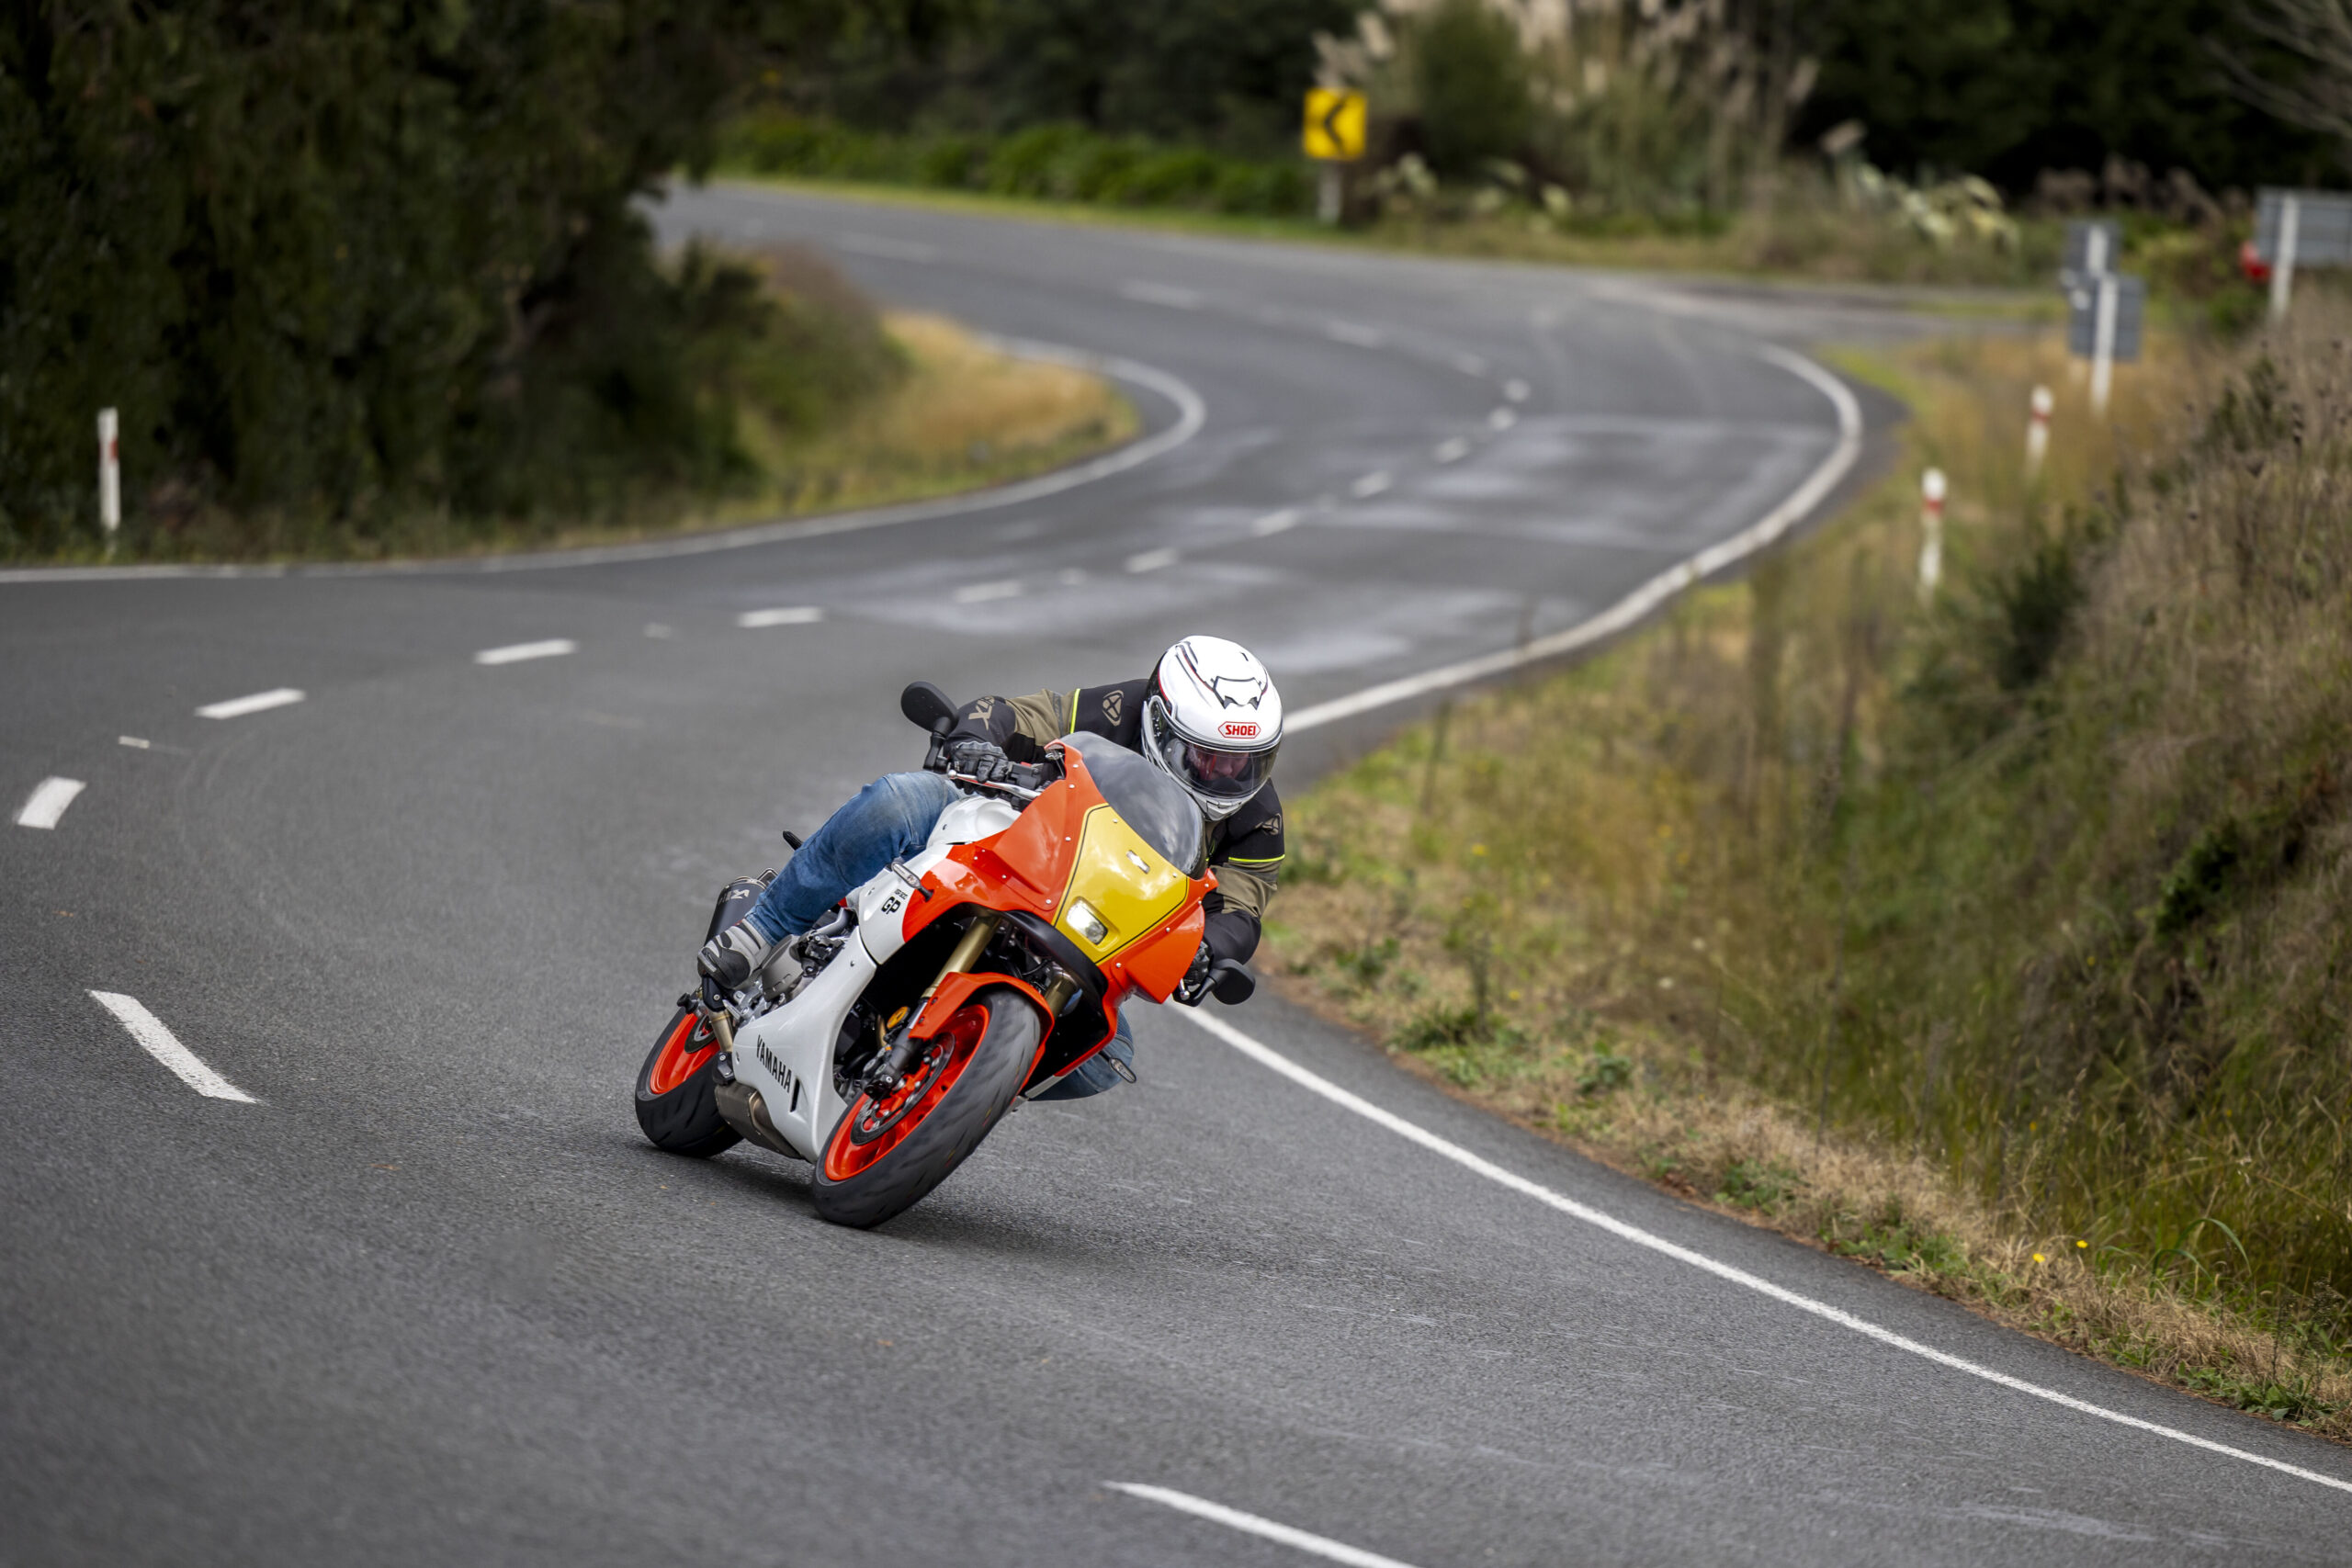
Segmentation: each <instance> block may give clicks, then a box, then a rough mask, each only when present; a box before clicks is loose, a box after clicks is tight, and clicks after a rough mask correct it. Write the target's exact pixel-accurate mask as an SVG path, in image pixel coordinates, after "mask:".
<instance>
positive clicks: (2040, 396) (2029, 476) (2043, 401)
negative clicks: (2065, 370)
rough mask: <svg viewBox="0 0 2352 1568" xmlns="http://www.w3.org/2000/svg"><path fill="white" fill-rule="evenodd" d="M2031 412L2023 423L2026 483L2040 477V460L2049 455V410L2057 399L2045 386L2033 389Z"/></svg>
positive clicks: (2055, 404) (2055, 403)
mask: <svg viewBox="0 0 2352 1568" xmlns="http://www.w3.org/2000/svg"><path fill="white" fill-rule="evenodd" d="M2031 406H2032V410H2033V412H2031V413H2030V415H2028V416H2027V419H2026V423H2025V478H2026V482H2027V483H2028V484H2031V483H2032V482H2033V481H2034V480H2036V479H2040V478H2041V464H2042V460H2043V459H2044V458H2046V457H2049V456H2050V411H2051V410H2052V408H2054V407H2055V406H2057V400H2056V399H2055V398H2052V396H2051V395H2050V389H2049V388H2047V387H2036V388H2035V389H2033V399H2032V405H2031Z"/></svg>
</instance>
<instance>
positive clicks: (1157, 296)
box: [1119, 277, 1201, 310]
mask: <svg viewBox="0 0 2352 1568" xmlns="http://www.w3.org/2000/svg"><path fill="white" fill-rule="evenodd" d="M1119 293H1120V294H1121V295H1122V296H1123V297H1125V298H1126V299H1134V300H1137V301H1140V302H1141V303H1143V304H1146V305H1165V306H1167V307H1168V308H1169V309H1170V310H1199V309H1200V308H1201V295H1200V291H1199V290H1198V289H1194V288H1178V287H1177V286H1176V285H1175V284H1172V283H1154V282H1152V281H1151V280H1150V279H1149V278H1146V277H1131V278H1129V279H1128V280H1127V281H1126V282H1125V283H1122V284H1121V285H1119Z"/></svg>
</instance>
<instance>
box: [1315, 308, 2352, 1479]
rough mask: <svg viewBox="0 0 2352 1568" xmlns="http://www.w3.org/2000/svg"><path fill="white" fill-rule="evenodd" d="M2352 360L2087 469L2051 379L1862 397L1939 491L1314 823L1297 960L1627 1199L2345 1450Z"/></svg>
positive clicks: (2294, 363)
mask: <svg viewBox="0 0 2352 1568" xmlns="http://www.w3.org/2000/svg"><path fill="white" fill-rule="evenodd" d="M2345 320H2346V321H2347V322H2352V316H2347V317H2346V318H2345ZM2338 330H2341V327H2340V326H2339V324H2338V322H2337V320H2336V311H2335V307H2333V306H2331V305H2329V304H2327V303H2326V302H2324V301H2319V302H2315V304H2314V307H2313V310H2312V313H2311V314H2310V315H2307V316H2306V317H2305V318H2304V320H2303V321H2302V323H2301V332H2300V333H2298V334H2297V335H2296V336H2294V337H2292V338H2290V339H2287V340H2283V341H2280V342H2277V343H2273V344H2269V345H2268V347H2269V350H2270V352H2271V355H2272V358H2273V359H2274V360H2275V364H2273V365H2272V366H2271V367H2269V368H2264V367H2262V366H2261V365H2260V364H2259V363H2257V356H2258V355H2260V353H2261V352H2262V350H2261V348H2259V347H2257V348H2256V350H2254V351H2252V352H2250V353H2237V352H2232V351H2225V350H2222V349H2220V348H2218V347H2213V346H2211V345H2208V346H2202V347H2200V346H2197V345H2192V344H2179V343H2166V342H2160V343H2159V344H2158V345H2157V347H2156V349H2155V351H2154V353H2153V354H2152V356H2151V359H2150V362H2149V363H2148V364H2147V365H2145V366H2143V367H2138V368H2137V369H2136V370H2134V371H2132V372H2131V373H2129V374H2128V375H2126V376H2125V377H2124V378H2121V379H2120V380H2119V384H2118V387H2117V395H2116V402H2115V410H2114V417H2113V419H2112V421H2111V423H2109V424H2107V425H2105V426H2101V425H2099V424H2098V423H2096V422H2094V421H2092V420H2091V419H2090V418H2089V416H2088V412H2087V410H2086V408H2085V406H2084V397H2083V389H2081V388H2080V387H2078V386H2077V385H2076V384H2075V382H2074V381H2073V379H2072V378H2070V376H2069V375H2068V373H2067V369H2066V367H2065V362H2064V357H2063V354H2062V353H2061V351H2060V350H2059V348H2058V346H2057V345H2055V344H2050V343H2047V342H2037V341H2030V340H2018V339H1987V340H1978V341H1973V342H1960V343H1951V344H1936V345H1929V346H1927V347H1924V348H1921V349H1919V350H1917V351H1914V352H1911V353H1908V354H1907V355H1905V357H1904V358H1903V359H1901V360H1900V361H1898V362H1896V363H1895V364H1894V365H1892V366H1881V367H1878V369H1879V370H1880V372H1881V374H1882V375H1883V376H1885V377H1886V378H1889V379H1891V380H1892V381H1894V383H1895V384H1896V385H1897V387H1898V389H1900V390H1902V391H1903V393H1904V394H1905V397H1906V399H1907V400H1909V401H1910V403H1911V405H1912V407H1913V409H1914V412H1915V414H1916V415H1917V422H1916V423H1915V424H1914V425H1913V426H1912V427H1911V428H1910V429H1909V431H1908V432H1907V434H1906V439H1907V440H1908V442H1909V445H1910V447H1911V455H1912V457H1913V463H1912V464H1911V465H1908V466H1907V467H1908V468H1909V471H1908V472H1906V473H1905V475H1904V476H1903V477H1902V478H1901V479H1898V480H1896V481H1894V482H1892V483H1891V484H1890V485H1889V486H1888V487H1887V488H1886V489H1885V490H1884V491H1883V492H1882V493H1881V494H1879V495H1878V496H1876V497H1874V498H1872V499H1871V501H1870V502H1866V503H1865V504H1864V505H1862V506H1861V507H1860V508H1859V509H1858V510H1857V511H1856V512H1855V513H1853V514H1852V515H1851V516H1849V518H1847V519H1845V520H1842V521H1841V523H1840V524H1839V525H1837V526H1836V527H1834V528H1832V529H1830V530H1828V531H1826V533H1824V534H1822V535H1820V536H1816V537H1815V538H1814V539H1812V540H1809V541H1807V542H1806V543H1804V545H1802V546H1801V547H1798V548H1796V549H1794V550H1792V551H1790V552H1786V553H1784V554H1782V555H1780V556H1778V557H1776V558H1772V559H1771V560H1769V561H1766V562H1763V563H1760V564H1759V566H1758V570H1756V571H1755V573H1754V574H1753V575H1752V577H1751V578H1750V580H1749V581H1747V582H1744V583H1741V584H1737V585H1735V586H1731V587H1727V588H1723V589H1718V590H1714V591H1711V592H1706V593H1703V594H1701V595H1698V596H1695V597H1693V598H1692V599H1691V600H1690V601H1688V602H1686V603H1685V604H1682V605H1681V606H1680V607H1679V609H1678V611H1677V612H1676V613H1675V614H1674V615H1673V616H1672V617H1671V618H1670V619H1669V620H1668V622H1666V623H1665V624H1664V625H1662V626H1657V627H1656V628H1654V629H1653V630H1651V631H1650V632H1648V633H1646V634H1645V635H1643V636H1642V637H1637V638H1635V639H1633V640H1632V641H1630V642H1629V643H1627V644H1626V645H1624V646H1623V647H1621V648H1620V649H1617V650H1615V651H1613V652H1611V654H1609V655H1608V656H1606V657H1604V658H1603V659H1600V660H1595V661H1594V662H1592V663H1590V664H1589V665H1587V666H1584V667H1582V668H1580V669H1579V670H1577V671H1572V672H1570V673H1569V674H1567V675H1565V676H1562V677H1559V678H1556V679H1555V680H1551V681H1547V682H1540V683H1533V684H1530V685H1528V686H1525V687H1523V688H1520V689H1516V690H1513V691H1510V692H1506V693H1503V694H1497V695H1495V696H1492V697H1488V698H1485V699H1481V700H1479V701H1476V702H1474V703H1469V704H1465V705H1462V706H1460V707H1459V708H1457V709H1455V710H1454V711H1453V712H1451V713H1450V714H1447V715H1446V716H1443V717H1442V718H1441V719H1440V720H1438V721H1437V722H1435V723H1434V724H1431V725H1425V726H1420V727H1417V728H1415V729H1413V730H1411V731H1408V733H1406V734H1405V735H1404V736H1402V737H1400V738H1399V739H1398V740H1397V742H1396V743H1395V744H1394V745H1392V746H1391V747H1390V748H1389V749H1387V750H1385V751H1383V752H1381V753H1378V754H1376V755H1375V756H1374V757H1373V758H1371V759H1368V760H1367V761H1365V762H1364V763H1363V764H1362V765H1361V766H1359V767H1357V768H1356V769H1354V770H1352V771H1351V772H1350V773H1347V774H1345V775H1343V776H1341V777H1340V778H1338V779H1335V780H1333V781H1331V782H1329V784H1326V785H1325V786H1323V787H1322V788H1321V789H1319V790H1317V792H1316V793H1315V794H1314V795H1312V796H1310V797H1309V798H1308V799H1307V800H1306V801H1304V802H1300V803H1297V804H1295V805H1294V807H1293V809H1292V812H1291V831H1292V834H1293V841H1294V844H1295V846H1296V847H1295V852H1294V865H1293V870H1292V873H1291V874H1290V875H1289V877H1288V878H1287V882H1288V886H1286V888H1285V891H1284V894H1283V902H1282V905H1281V906H1280V907H1279V908H1278V909H1277V910H1276V916H1277V924H1276V927H1275V929H1274V931H1273V932H1272V953H1273V955H1274V957H1275V958H1276V960H1277V962H1278V963H1279V964H1283V965H1284V966H1286V967H1288V968H1289V969H1290V970H1292V971H1293V978H1292V981H1291V983H1292V984H1293V985H1294V986H1295V987H1299V988H1300V989H1301V990H1302V992H1303V993H1304V994H1306V996H1308V997H1309V998H1311V999H1313V1000H1314V1001H1315V1002H1316V1003H1317V1005H1318V1006H1321V1007H1323V1008H1325V1009H1327V1010H1330V1011H1332V1012H1334V1013H1336V1014H1339V1015H1340V1016H1344V1017H1346V1018H1348V1019H1350V1020H1351V1021H1354V1022H1356V1023H1359V1024H1361V1025H1363V1026H1365V1027H1368V1028H1370V1029H1372V1030H1373V1031H1374V1032H1376V1033H1377V1034H1379V1035H1380V1036H1381V1037H1382V1038H1383V1039H1384V1040H1385V1041H1386V1042H1387V1043H1389V1044H1390V1045H1391V1046H1392V1048H1395V1049H1397V1050H1399V1051H1401V1052H1403V1053H1404V1054H1406V1055H1407V1056H1408V1059H1411V1060H1414V1061H1416V1062H1418V1063H1419V1064H1420V1065H1421V1066H1424V1067H1425V1068H1426V1069H1427V1070H1429V1071H1430V1072H1432V1073H1434V1074H1436V1075H1438V1076H1440V1077H1442V1078H1443V1079H1445V1080H1446V1081H1448V1082H1450V1083H1452V1084H1453V1085H1454V1086H1455V1087H1456V1088H1457V1089H1460V1090H1462V1091H1463V1092H1465V1093H1469V1094H1471V1095H1473V1096H1474V1097H1476V1098H1481V1099H1484V1100H1488V1101H1489V1102H1491V1103H1495V1104H1497V1105H1498V1106H1499V1107H1501V1108H1504V1109H1507V1110H1509V1111H1512V1112H1513V1113H1514V1114H1516V1115H1519V1116H1521V1117H1522V1118H1524V1119H1526V1120H1528V1121H1529V1122H1532V1124H1535V1125H1538V1126H1542V1127H1544V1128H1545V1129H1547V1130H1549V1131H1552V1132H1554V1133H1555V1134H1559V1135H1562V1136H1566V1137H1571V1138H1573V1139H1575V1140H1577V1141H1579V1142H1581V1143H1583V1144H1585V1145H1587V1146H1589V1147H1590V1148H1591V1149H1592V1150H1593V1151H1594V1152H1595V1153H1597V1154H1600V1155H1601V1156H1603V1157H1607V1158H1610V1159H1611V1160H1613V1161H1615V1162H1618V1163H1621V1164H1624V1165H1626V1166H1627V1167H1628V1168H1640V1169H1645V1170H1647V1171H1649V1172H1650V1173H1651V1174H1653V1175H1655V1176H1658V1177H1659V1178H1660V1179H1666V1180H1668V1181H1669V1183H1670V1184H1673V1183H1679V1184H1681V1185H1682V1186H1683V1187H1685V1188H1687V1189H1688V1190H1691V1191H1692V1192H1693V1193H1695V1194H1696V1195H1699V1196H1701V1197H1702V1198H1708V1199H1715V1198H1716V1196H1717V1195H1718V1194H1723V1195H1725V1196H1724V1198H1723V1199H1722V1200H1721V1201H1724V1202H1726V1204H1727V1205H1728V1206H1731V1207H1734V1208H1738V1209H1741V1210H1742V1211H1743V1212H1747V1213H1753V1214H1755V1215H1756V1216H1757V1217H1758V1218H1761V1219H1763V1220H1765V1221H1766V1222H1767V1223H1770V1224H1778V1225H1781V1227H1782V1228H1785V1229H1788V1230H1790V1231H1791V1232H1792V1234H1796V1235H1804V1236H1807V1237H1809V1238H1812V1239H1815V1240H1818V1241H1820V1242H1822V1243H1823V1244H1824V1245H1828V1246H1833V1247H1838V1248H1839V1249H1840V1250H1844V1251H1849V1252H1855V1253H1857V1254H1866V1255H1869V1256H1870V1257H1871V1259H1872V1260H1873V1261H1875V1262H1878V1263H1879V1264H1881V1265H1882V1266H1884V1267H1890V1268H1894V1269H1897V1270H1898V1271H1900V1272H1904V1273H1905V1274H1906V1275H1909V1276H1911V1277H1914V1278H1916V1279H1917V1280H1920V1281H1921V1282H1923V1283H1927V1284H1929V1285H1930V1286H1932V1287H1933V1288H1936V1289H1939V1290H1943V1291H1946V1292H1948V1293H1951V1294H1953V1295H1956V1296H1959V1297H1961V1298H1962V1299H1965V1300H1968V1301H1971V1302H1972V1303H1974V1304H1977V1305H1979V1306H1981V1307H1984V1308H1985V1309H1986V1310H1988V1311H1993V1312H1995V1313H1996V1314H1999V1315H2001V1316H2003V1317H2004V1318H2006V1319H2007V1320H2009V1321H2013V1322H2018V1323H2020V1324H2021V1325H2026V1326H2030V1327H2034V1328H2036V1329H2038V1330H2040V1331H2041V1332H2045V1333H2049V1334H2051V1335H2052V1336H2053V1337H2058V1338H2061V1339H2063V1340H2064V1341H2065V1342H2067V1343H2070V1344H2074V1345H2076V1346H2078V1347H2080V1348H2086V1349H2090V1350H2093V1351H2096V1352H2098V1353H2100V1354H2103V1355H2106V1356H2109V1358H2110V1359H2116V1360H2118V1361H2120V1362H2123V1363H2125V1364H2128V1365H2134V1366H2140V1367H2143V1368H2145V1369H2146V1370H2149V1371H2153V1372H2155V1373H2158V1374H2160V1375H2164V1376H2166V1377H2167V1378H2169V1379H2170V1380H2171V1381H2173V1382H2177V1383H2179V1384H2181V1385H2182V1386H2186V1387H2192V1388H2198V1389H2199V1390H2200V1391H2202V1392H2206V1393H2212V1394H2214V1395H2216V1396H2217V1397H2222V1398H2226V1399H2228V1400H2230V1401H2231V1402H2232V1403H2235V1404H2240V1405H2242V1406H2244V1407H2246V1408H2251V1409H2257V1410H2262V1411H2266V1412H2269V1413H2272V1414H2276V1415H2279V1416H2283V1417H2287V1418H2293V1419H2298V1420H2301V1421H2303V1422H2305V1423H2306V1424H2310V1425H2313V1426H2315V1427H2320V1428H2322V1429H2325V1430H2329V1431H2331V1432H2335V1433H2336V1434H2337V1435H2352V1404H2347V1399H2348V1398H2352V1384H2347V1382H2346V1375H2347V1370H2352V1313H2347V1303H2346V1299H2345V1297H2344V1296H2343V1295H2342V1294H2340V1293H2339V1292H2340V1289H2341V1284H2342V1282H2343V1281H2344V1280H2346V1278H2347V1276H2348V1275H2352V1267H2347V1260H2352V1140H2347V1138H2346V1128H2345V1123H2344V1114H2343V1113H2344V1106H2345V1104H2346V1101H2347V1100H2352V1049H2347V1043H2352V1028H2347V1021H2352V801H2347V800H2346V797H2345V795H2344V793H2343V792H2342V791H2340V790H2339V788H2338V786H2337V784H2336V783H2335V781H2336V780H2338V779H2343V778H2346V777H2352V512H2347V509H2346V507H2345V505H2344V504H2343V499H2344V498H2343V491H2342V488H2341V487H2342V485H2343V483H2344V474H2345V470H2346V468H2352V451H2347V450H2346V447H2345V446H2344V445H2343V444H2342V439H2341V435H2340V432H2342V430H2343V429H2344V425H2345V415H2346V412H2347V410H2352V365H2347V363H2346V359H2347V356H2346V355H2345V354H2344V353H2342V352H2341V351H2339V350H2338V349H2336V348H2335V347H2333V346H2331V342H2332V338H2331V334H2332V333H2335V332H2336V331H2338ZM2037 380H2046V381H2048V382H2049V383H2050V384H2052V386H2053V387H2054V388H2056V389H2057V390H2058V393H2059V399H2060V407H2059V413H2058V417H2057V420H2056V422H2055V441H2054V445H2053V448H2052V460H2051V464H2050V467H2049V468H2048V470H2047V471H2046V472H2045V473H2044V474H2043V475H2042V476H2041V479H2040V480H2039V481H2038V482H2037V483H2034V484H2029V483H2028V482H2027V480H2026V479H2025V478H2024V476H2023V474H2022V472H2021V471H2020V470H2021V463H2020V457H2021V447H2022V444H2023V436H2024V411H2025V408H2026V399H2027V392H2028V390H2029V389H2030V387H2031V385H2032V384H2033V383H2034V382H2035V381H2037ZM1930 462H1932V463H1935V464H1938V465H1939V466H1941V467H1943V468H1945V469H1946V470H1947V472H1948V473H1949V474H1950V475H1951V480H1952V486H1953V493H1954V499H1953V502H1952V505H1951V517H1950V522H1949V540H1948V548H1947V563H1948V572H1949V576H1948V580H1947V582H1946V586H1945V589H1944V591H1943V592H1942V594H1941V596H1940V597H1939V601H1938V602H1937V604H1935V605H1934V607H1933V608H1931V609H1928V608H1922V606H1921V605H1920V603H1919V599H1918V595H1917V587H1916V576H1915V574H1916V562H1917V555H1918V545H1919V533H1918V526H1919V525H1918V522H1917V502H1916V500H1915V496H1916V491H1915V490H1914V488H1913V487H1914V486H1915V485H1916V482H1917V481H1916V479H1915V478H1914V476H1915V475H1916V473H1917V468H1918V467H1924V466H1926V465H1927V464H1928V463H1930ZM1759 1181H1760V1182H1761V1183H1762V1187H1761V1188H1759V1187H1758V1182H1759ZM1764 1190H1770V1194H1771V1195H1770V1197H1769V1199H1767V1198H1764V1197H1761V1196H1759V1194H1760V1193H1761V1192H1763V1191H1764ZM2077 1242H2080V1243H2084V1244H2086V1245H2083V1246H2075V1243H2077ZM2037 1252H2039V1253H2040V1254H2041V1257H2042V1258H2043V1259H2044V1261H2042V1262H2039V1263H2037V1262H2035V1261H2033V1258H2034V1254H2035V1253H2037Z"/></svg>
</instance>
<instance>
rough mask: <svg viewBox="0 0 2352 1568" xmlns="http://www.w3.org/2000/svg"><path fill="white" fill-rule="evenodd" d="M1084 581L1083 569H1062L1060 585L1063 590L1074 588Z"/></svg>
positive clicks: (1084, 573)
mask: <svg viewBox="0 0 2352 1568" xmlns="http://www.w3.org/2000/svg"><path fill="white" fill-rule="evenodd" d="M1083 581H1086V570H1085V569H1084V568H1083V567H1075V566H1066V567H1064V568H1062V575H1061V585H1062V586H1063V587H1064V588H1075V587H1077V586H1078V585H1079V584H1080V583H1081V582H1083Z"/></svg>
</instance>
